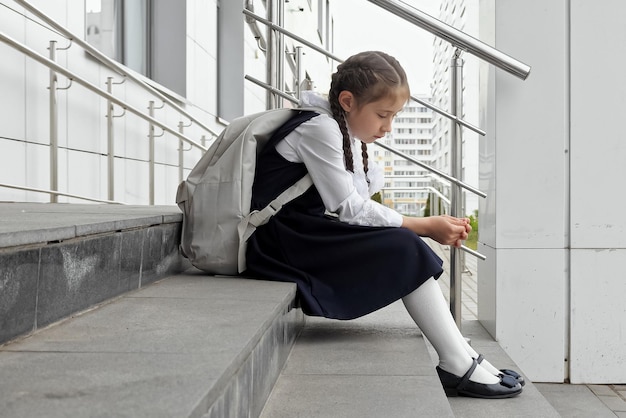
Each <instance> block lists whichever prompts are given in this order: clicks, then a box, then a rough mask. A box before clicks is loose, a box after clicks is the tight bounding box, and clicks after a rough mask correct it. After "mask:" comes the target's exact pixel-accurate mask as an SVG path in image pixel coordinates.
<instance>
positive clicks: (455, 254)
mask: <svg viewBox="0 0 626 418" xmlns="http://www.w3.org/2000/svg"><path fill="white" fill-rule="evenodd" d="M450 95H451V97H450V107H451V110H452V112H453V113H454V114H455V115H456V116H457V117H462V116H463V60H462V59H461V50H460V49H457V50H456V51H455V53H454V57H453V58H452V62H451V66H450ZM450 160H451V161H450V167H451V173H450V174H451V175H452V177H454V178H457V179H460V180H462V173H463V144H462V130H461V128H460V126H458V124H457V123H456V122H454V121H452V122H451V124H450ZM462 193H463V191H462V190H461V187H460V186H459V185H457V184H455V183H451V184H450V214H451V215H452V216H455V217H461V216H463V205H462V198H463V195H462ZM462 272H463V267H462V260H461V250H460V249H458V248H456V247H454V246H451V247H450V310H451V312H452V316H453V317H454V320H455V322H456V325H457V327H459V329H461V313H462V309H461V298H462V289H461V273H462Z"/></svg>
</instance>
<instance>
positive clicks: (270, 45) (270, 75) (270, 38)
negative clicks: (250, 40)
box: [265, 0, 276, 110]
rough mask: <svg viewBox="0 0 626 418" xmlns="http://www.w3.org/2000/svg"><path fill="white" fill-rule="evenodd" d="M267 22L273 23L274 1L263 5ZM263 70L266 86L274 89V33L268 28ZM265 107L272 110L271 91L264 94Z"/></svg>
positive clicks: (270, 0)
mask: <svg viewBox="0 0 626 418" xmlns="http://www.w3.org/2000/svg"><path fill="white" fill-rule="evenodd" d="M265 9H266V13H267V20H269V21H270V22H272V23H273V22H274V19H275V17H274V16H275V6H274V0H267V2H266V5H265ZM265 68H266V78H267V80H266V81H267V84H269V85H270V86H272V87H274V81H275V79H276V32H275V31H274V29H273V28H272V27H270V26H268V27H267V54H265ZM265 97H266V102H267V103H266V105H265V107H266V108H267V109H268V110H270V109H273V108H274V97H275V96H274V93H272V91H271V90H267V92H266V96H265Z"/></svg>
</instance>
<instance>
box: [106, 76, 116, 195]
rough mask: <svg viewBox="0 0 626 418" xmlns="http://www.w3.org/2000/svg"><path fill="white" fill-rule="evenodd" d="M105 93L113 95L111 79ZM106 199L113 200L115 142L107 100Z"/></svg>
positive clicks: (110, 108)
mask: <svg viewBox="0 0 626 418" xmlns="http://www.w3.org/2000/svg"><path fill="white" fill-rule="evenodd" d="M107 92H108V93H109V94H111V93H113V77H107ZM107 189H108V193H107V199H109V200H115V141H114V138H113V103H112V102H111V101H110V100H107Z"/></svg>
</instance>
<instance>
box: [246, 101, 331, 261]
mask: <svg viewBox="0 0 626 418" xmlns="http://www.w3.org/2000/svg"><path fill="white" fill-rule="evenodd" d="M316 110H317V109H316ZM318 114H319V113H318V112H316V111H315V110H313V109H299V111H298V113H297V114H296V115H295V116H293V117H292V118H291V119H290V120H288V121H287V122H286V123H285V124H284V125H283V126H281V127H280V128H279V129H278V130H277V131H276V132H275V134H274V135H273V137H272V139H271V140H270V141H269V142H268V143H267V144H266V145H265V147H266V148H269V147H271V146H275V145H276V144H277V143H278V142H279V141H280V140H282V139H283V138H285V137H286V136H287V135H288V134H289V133H290V132H291V131H293V130H294V129H295V128H297V127H298V126H300V125H301V124H302V123H304V122H306V121H307V120H309V119H311V118H313V117H315V116H317V115H318ZM312 185H313V180H312V179H311V176H310V175H309V174H308V173H307V174H305V175H304V176H303V177H302V178H301V179H300V180H298V181H297V182H295V183H294V184H293V185H291V186H290V187H289V188H287V190H285V191H283V192H282V193H281V194H279V195H278V196H277V197H276V198H275V199H274V200H272V201H271V202H270V203H269V204H268V205H267V206H265V207H264V208H263V209H261V210H255V211H252V212H250V213H249V214H248V215H246V216H244V217H243V218H242V219H241V222H239V225H238V226H237V232H238V234H239V255H238V257H237V259H238V271H239V273H241V272H243V271H244V270H245V269H246V248H247V241H248V239H249V238H250V237H251V236H252V234H253V233H254V231H255V230H256V229H257V228H258V227H259V226H261V225H265V224H266V223H268V222H269V220H270V218H271V217H272V216H274V215H275V214H276V213H278V211H279V210H281V209H282V208H283V206H284V205H286V204H287V203H289V202H291V201H292V200H294V199H295V198H297V197H298V196H300V195H302V194H303V193H304V192H306V191H307V190H308V189H309V187H311V186H312Z"/></svg>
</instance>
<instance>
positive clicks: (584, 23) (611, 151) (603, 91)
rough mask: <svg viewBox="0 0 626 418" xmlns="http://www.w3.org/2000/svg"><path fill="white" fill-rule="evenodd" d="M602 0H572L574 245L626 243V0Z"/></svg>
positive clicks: (614, 246)
mask: <svg viewBox="0 0 626 418" xmlns="http://www.w3.org/2000/svg"><path fill="white" fill-rule="evenodd" d="M603 3H607V4H608V3H610V4H611V7H610V8H608V7H599V6H598V5H597V4H595V3H590V2H584V1H574V2H572V42H571V50H572V58H571V59H572V72H571V77H572V80H571V88H572V100H571V103H572V104H571V109H572V150H571V152H572V155H571V161H572V163H571V164H572V203H571V205H572V207H571V216H572V220H571V222H572V247H574V248H626V221H625V220H624V207H626V195H625V194H624V192H623V191H624V190H625V187H624V179H626V164H625V163H624V162H625V160H626V133H625V132H624V129H623V127H622V126H621V122H622V121H623V119H624V114H626V100H624V98H625V97H626V80H625V79H624V61H625V60H624V58H623V57H622V55H621V54H619V53H615V52H614V51H618V50H620V49H622V48H623V47H624V45H626V25H624V22H623V17H624V16H626V2H618V1H605V2H603ZM607 10H610V13H607ZM600 28H601V30H600Z"/></svg>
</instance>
